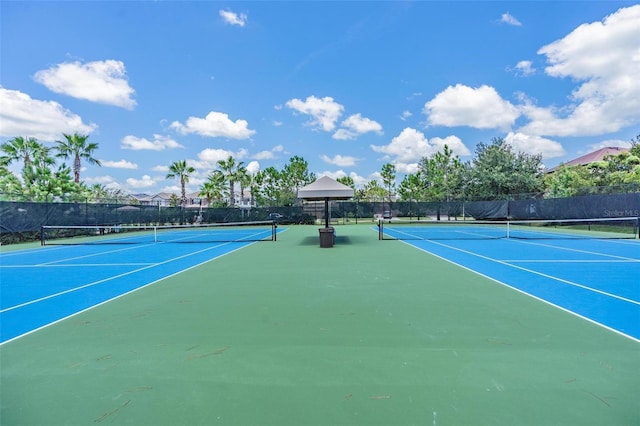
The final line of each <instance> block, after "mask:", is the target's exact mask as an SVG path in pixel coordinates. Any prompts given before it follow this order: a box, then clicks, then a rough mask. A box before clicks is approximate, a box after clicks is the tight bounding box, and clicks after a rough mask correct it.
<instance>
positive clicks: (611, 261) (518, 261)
mask: <svg viewBox="0 0 640 426" xmlns="http://www.w3.org/2000/svg"><path fill="white" fill-rule="evenodd" d="M502 261H503V262H517V263H638V261H637V260H633V259H631V260H624V259H606V260H605V259H601V260H575V259H574V260H569V259H567V260H562V259H502Z"/></svg>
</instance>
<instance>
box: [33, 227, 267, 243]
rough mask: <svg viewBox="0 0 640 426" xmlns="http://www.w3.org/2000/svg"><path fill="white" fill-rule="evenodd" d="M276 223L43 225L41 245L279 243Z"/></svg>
mask: <svg viewBox="0 0 640 426" xmlns="http://www.w3.org/2000/svg"><path fill="white" fill-rule="evenodd" d="M276 229H277V225H276V224H275V222H273V221H256V222H230V223H216V224H194V225H155V226H152V225H141V226H136V225H104V226H101V225H98V226H43V227H42V228H41V244H42V245H51V244H58V245H59V244H147V243H214V242H240V241H246V242H248V241H275V240H276Z"/></svg>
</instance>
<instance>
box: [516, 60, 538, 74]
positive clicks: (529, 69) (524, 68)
mask: <svg viewBox="0 0 640 426" xmlns="http://www.w3.org/2000/svg"><path fill="white" fill-rule="evenodd" d="M512 70H513V71H514V72H515V74H516V75H517V76H521V77H528V76H530V75H533V74H535V73H536V69H535V68H534V67H533V63H532V62H531V61H520V62H518V63H517V64H516V66H515V67H514V68H513V69H512Z"/></svg>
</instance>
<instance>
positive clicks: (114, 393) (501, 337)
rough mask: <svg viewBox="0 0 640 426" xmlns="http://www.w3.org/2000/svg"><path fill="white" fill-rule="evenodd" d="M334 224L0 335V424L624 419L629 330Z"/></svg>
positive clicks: (633, 383)
mask: <svg viewBox="0 0 640 426" xmlns="http://www.w3.org/2000/svg"><path fill="white" fill-rule="evenodd" d="M337 232H338V238H337V241H336V246H335V247H333V248H330V249H327V248H324V249H323V248H320V247H319V242H318V230H317V227H313V226H299V227H291V228H290V229H288V230H287V231H286V232H284V233H282V234H279V235H278V241H277V242H275V243H274V242H264V243H256V244H253V245H251V246H249V247H247V248H244V249H242V250H239V251H235V252H233V253H230V254H228V255H226V256H223V257H221V258H219V259H215V260H213V261H211V262H208V263H206V264H204V265H201V266H199V267H196V268H193V269H190V270H188V271H185V272H183V273H180V274H178V275H175V276H173V277H171V278H168V279H166V280H163V281H160V282H157V283H155V284H153V285H151V286H148V287H145V288H143V289H141V290H138V291H136V292H134V293H132V294H129V295H127V296H125V297H121V298H119V299H117V300H114V301H111V302H109V303H106V304H103V305H101V306H98V307H96V308H93V309H91V310H89V311H86V312H84V313H81V314H78V315H76V316H74V317H71V318H68V319H66V320H64V321H61V322H59V323H57V324H54V325H52V326H50V327H47V328H45V329H43V330H40V331H37V332H35V333H32V334H30V335H27V336H24V337H22V338H19V339H17V340H14V341H11V342H9V343H7V344H5V345H3V346H1V347H0V356H1V359H0V360H1V362H2V364H1V380H2V382H1V385H2V388H1V395H0V398H1V403H2V410H1V416H2V417H1V418H0V423H1V424H2V425H98V424H99V425H110V424H131V425H218V424H220V425H279V426H281V425H633V424H636V425H637V424H640V408H639V407H640V405H639V404H638V395H639V394H640V368H639V367H640V360H639V359H640V351H639V349H640V348H639V345H638V343H637V342H634V341H633V340H630V339H628V338H625V337H623V336H621V335H619V334H616V333H613V332H611V331H608V330H606V329H604V328H602V327H599V326H597V325H595V324H592V323H590V322H587V321H585V320H583V319H581V318H579V317H576V316H574V315H571V314H569V313H567V312H565V311H562V310H560V309H558V308H555V307H553V306H550V305H548V304H545V303H543V302H541V301H538V300H536V299H534V298H531V297H528V296H526V295H523V294H522V293H519V292H517V291H514V290H512V289H510V288H508V287H506V286H503V285H501V284H499V283H497V282H495V281H492V280H489V279H487V278H484V277H482V276H480V275H477V274H475V273H473V272H470V271H468V270H465V269H463V268H460V267H457V266H455V265H453V264H450V263H448V262H445V261H443V260H441V259H439V258H436V257H434V256H431V255H429V254H427V253H425V252H422V251H419V250H417V249H415V248H412V247H411V246H409V245H406V244H404V243H403V242H400V241H378V240H377V234H376V233H375V232H374V231H372V230H371V229H370V226H368V225H347V226H338V227H337ZM159 247H160V246H159Z"/></svg>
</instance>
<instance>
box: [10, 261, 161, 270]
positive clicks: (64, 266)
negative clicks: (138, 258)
mask: <svg viewBox="0 0 640 426" xmlns="http://www.w3.org/2000/svg"><path fill="white" fill-rule="evenodd" d="M146 265H155V263H151V262H146V263H142V262H136V263H75V264H71V265H54V264H47V263H43V264H38V265H0V269H9V268H77V267H93V266H98V267H102V266H146Z"/></svg>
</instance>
